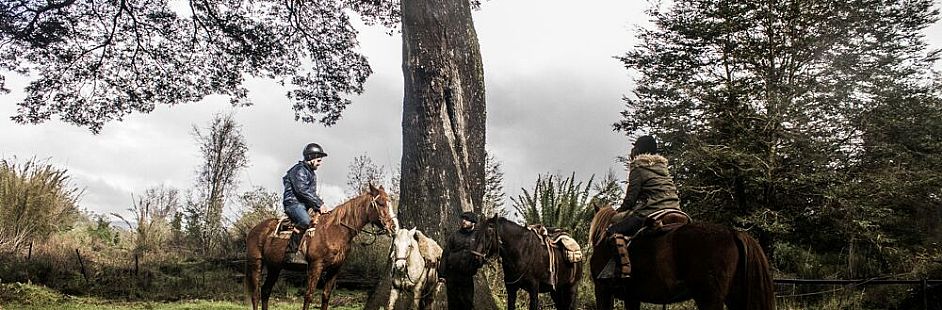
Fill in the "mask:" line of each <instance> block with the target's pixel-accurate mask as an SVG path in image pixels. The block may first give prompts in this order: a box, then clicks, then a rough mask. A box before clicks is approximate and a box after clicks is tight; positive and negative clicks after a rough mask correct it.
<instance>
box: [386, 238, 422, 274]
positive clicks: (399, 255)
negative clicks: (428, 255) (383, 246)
mask: <svg viewBox="0 0 942 310" xmlns="http://www.w3.org/2000/svg"><path fill="white" fill-rule="evenodd" d="M417 238H418V235H417V234H416V229H415V228H412V229H401V228H400V229H399V230H398V231H396V235H395V236H394V237H393V253H392V254H393V259H395V261H394V262H393V268H394V269H395V270H399V271H405V270H406V267H408V264H409V258H410V257H411V256H412V253H413V252H415V251H418V250H419V249H418V246H419V242H418V240H417Z"/></svg>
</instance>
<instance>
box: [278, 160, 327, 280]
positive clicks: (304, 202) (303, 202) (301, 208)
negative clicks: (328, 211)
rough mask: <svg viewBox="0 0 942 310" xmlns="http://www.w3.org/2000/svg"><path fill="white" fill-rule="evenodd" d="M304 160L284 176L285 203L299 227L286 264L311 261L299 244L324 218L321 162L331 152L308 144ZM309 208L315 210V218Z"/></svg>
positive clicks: (295, 232) (289, 214) (292, 219)
mask: <svg viewBox="0 0 942 310" xmlns="http://www.w3.org/2000/svg"><path fill="white" fill-rule="evenodd" d="M302 156H303V157H304V160H303V161H300V162H298V163H297V164H295V165H294V166H293V167H291V169H288V172H287V173H286V174H285V176H284V177H283V178H282V181H283V182H284V184H285V194H284V200H283V205H284V208H285V214H287V215H288V218H290V219H291V221H292V222H294V224H295V227H296V228H297V229H296V230H295V231H294V233H293V234H292V235H291V241H290V242H288V247H287V248H285V263H288V264H302V265H303V264H307V261H306V260H305V259H304V256H303V255H301V253H300V251H298V245H299V244H300V243H301V237H302V236H303V235H304V232H305V231H307V229H308V228H310V227H311V223H314V224H315V225H316V224H317V219H318V218H319V217H320V214H321V213H322V212H321V206H323V205H324V201H323V200H321V198H320V197H318V196H317V173H315V171H316V170H317V167H320V165H321V159H322V158H324V157H327V153H325V152H324V149H323V148H321V146H320V145H318V144H317V143H310V144H308V145H307V146H305V147H304V151H303V152H302ZM308 210H313V211H314V218H313V221H312V218H311V216H310V215H309V214H308Z"/></svg>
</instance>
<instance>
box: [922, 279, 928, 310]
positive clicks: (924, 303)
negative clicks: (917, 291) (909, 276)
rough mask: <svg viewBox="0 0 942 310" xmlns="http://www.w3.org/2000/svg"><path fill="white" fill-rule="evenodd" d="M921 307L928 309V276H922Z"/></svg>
mask: <svg viewBox="0 0 942 310" xmlns="http://www.w3.org/2000/svg"><path fill="white" fill-rule="evenodd" d="M922 307H923V309H926V310H929V278H928V277H927V278H922Z"/></svg>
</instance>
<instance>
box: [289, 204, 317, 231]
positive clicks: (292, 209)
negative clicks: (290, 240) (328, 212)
mask: <svg viewBox="0 0 942 310" xmlns="http://www.w3.org/2000/svg"><path fill="white" fill-rule="evenodd" d="M285 214H287V215H288V217H289V218H291V221H292V222H294V224H295V225H298V226H304V228H305V229H307V228H309V227H311V215H309V214H308V213H307V208H305V207H304V205H303V204H293V205H290V206H287V207H285ZM302 230H303V229H302Z"/></svg>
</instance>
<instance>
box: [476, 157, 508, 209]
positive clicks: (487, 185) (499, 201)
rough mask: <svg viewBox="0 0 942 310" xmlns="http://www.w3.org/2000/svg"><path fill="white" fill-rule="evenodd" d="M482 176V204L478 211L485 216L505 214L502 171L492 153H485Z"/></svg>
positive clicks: (499, 163) (505, 195)
mask: <svg viewBox="0 0 942 310" xmlns="http://www.w3.org/2000/svg"><path fill="white" fill-rule="evenodd" d="M484 178H485V180H484V206H482V207H481V210H480V213H481V214H483V215H485V216H492V215H494V214H498V215H500V216H506V215H507V214H508V210H507V209H506V208H504V199H505V198H506V197H507V194H506V193H504V171H503V169H502V168H501V162H500V161H498V160H497V158H494V155H491V154H487V158H486V160H485V162H484Z"/></svg>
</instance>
